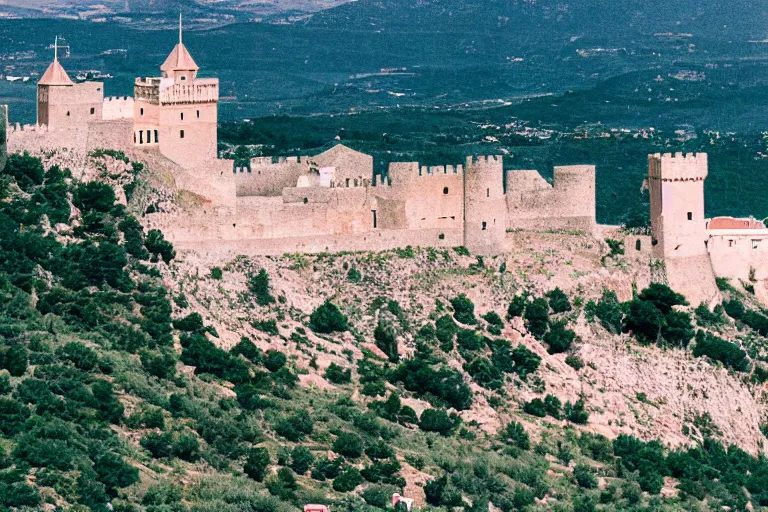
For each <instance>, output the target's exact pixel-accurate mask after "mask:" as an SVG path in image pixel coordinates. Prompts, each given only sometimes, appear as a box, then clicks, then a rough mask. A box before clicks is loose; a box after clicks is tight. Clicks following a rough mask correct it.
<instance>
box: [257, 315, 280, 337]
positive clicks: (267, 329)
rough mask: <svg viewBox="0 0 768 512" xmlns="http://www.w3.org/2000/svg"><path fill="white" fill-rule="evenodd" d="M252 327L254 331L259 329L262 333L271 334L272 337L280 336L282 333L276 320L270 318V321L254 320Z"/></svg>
mask: <svg viewBox="0 0 768 512" xmlns="http://www.w3.org/2000/svg"><path fill="white" fill-rule="evenodd" d="M251 325H252V326H253V328H254V329H258V330H260V331H261V332H264V333H267V334H270V335H272V336H277V335H279V334H280V331H279V330H278V328H277V322H276V321H275V319H274V318H270V319H269V320H254V321H252V322H251Z"/></svg>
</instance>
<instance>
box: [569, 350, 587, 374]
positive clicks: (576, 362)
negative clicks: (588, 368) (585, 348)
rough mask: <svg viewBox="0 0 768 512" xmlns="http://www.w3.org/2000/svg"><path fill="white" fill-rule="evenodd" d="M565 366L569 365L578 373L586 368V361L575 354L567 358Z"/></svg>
mask: <svg viewBox="0 0 768 512" xmlns="http://www.w3.org/2000/svg"><path fill="white" fill-rule="evenodd" d="M565 364H567V365H568V366H570V367H571V368H573V369H574V370H576V371H579V370H581V369H582V368H584V360H583V359H582V358H580V357H579V356H577V355H575V354H569V355H568V356H566V358H565Z"/></svg>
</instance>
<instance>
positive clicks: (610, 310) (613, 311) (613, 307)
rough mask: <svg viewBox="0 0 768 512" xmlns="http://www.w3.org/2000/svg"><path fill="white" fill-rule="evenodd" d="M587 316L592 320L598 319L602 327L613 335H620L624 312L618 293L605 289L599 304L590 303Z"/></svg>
mask: <svg viewBox="0 0 768 512" xmlns="http://www.w3.org/2000/svg"><path fill="white" fill-rule="evenodd" d="M586 314H587V316H588V317H590V318H594V317H597V319H598V320H599V321H600V325H602V326H603V328H604V329H605V330H607V331H609V332H612V333H613V334H619V333H620V332H621V329H622V325H623V320H624V312H623V311H622V308H621V303H620V302H619V299H618V297H617V296H616V292H614V291H613V290H609V289H607V288H603V295H602V296H601V297H600V300H598V301H597V303H595V302H593V301H589V302H588V303H587V307H586Z"/></svg>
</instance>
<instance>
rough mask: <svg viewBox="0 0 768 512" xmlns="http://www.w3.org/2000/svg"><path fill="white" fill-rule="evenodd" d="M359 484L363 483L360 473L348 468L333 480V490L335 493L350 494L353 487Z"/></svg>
mask: <svg viewBox="0 0 768 512" xmlns="http://www.w3.org/2000/svg"><path fill="white" fill-rule="evenodd" d="M361 483H363V477H362V476H361V475H360V471H358V470H357V469H355V468H353V467H351V466H350V467H347V468H345V469H344V470H343V471H341V473H339V476H337V477H336V478H334V479H333V490H334V491H336V492H350V491H354V490H355V487H357V486H358V485H360V484H361Z"/></svg>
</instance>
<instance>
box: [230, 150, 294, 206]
mask: <svg viewBox="0 0 768 512" xmlns="http://www.w3.org/2000/svg"><path fill="white" fill-rule="evenodd" d="M308 172H309V163H308V161H307V160H306V159H305V158H303V157H290V158H278V159H273V158H272V157H260V158H253V159H251V168H250V170H247V169H240V170H239V171H238V172H236V173H235V176H234V178H235V184H236V187H237V196H238V197H247V196H268V197H275V196H280V195H282V193H283V189H285V188H288V187H295V186H296V183H297V182H298V179H299V176H302V175H305V174H307V173H308Z"/></svg>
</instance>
